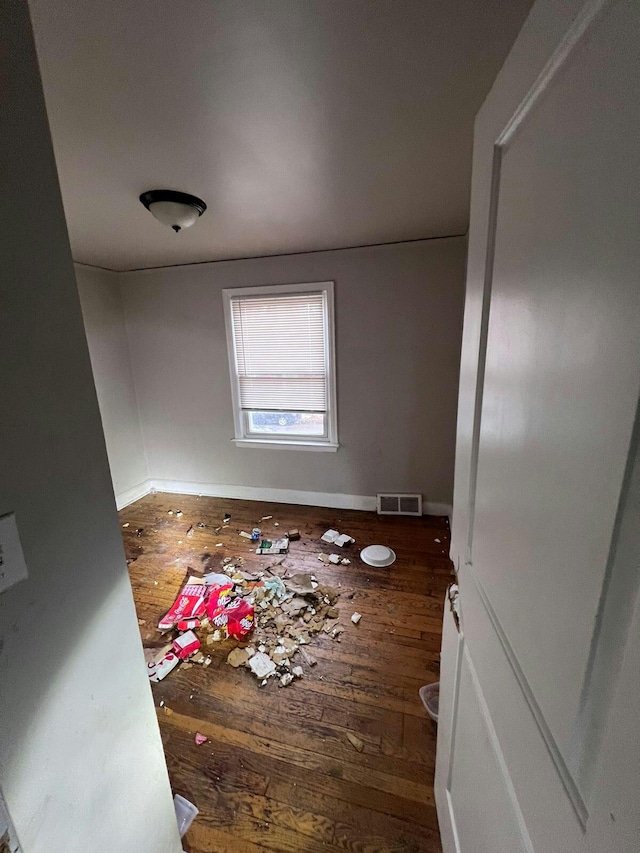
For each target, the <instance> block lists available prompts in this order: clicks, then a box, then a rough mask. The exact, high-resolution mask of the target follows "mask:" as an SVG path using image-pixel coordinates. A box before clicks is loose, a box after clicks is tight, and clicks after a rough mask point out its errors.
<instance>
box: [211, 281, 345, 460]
mask: <svg viewBox="0 0 640 853" xmlns="http://www.w3.org/2000/svg"><path fill="white" fill-rule="evenodd" d="M318 292H321V293H322V294H323V296H324V301H325V307H326V317H327V322H326V328H325V335H326V339H325V341H326V352H327V364H326V371H327V384H328V386H329V387H328V391H329V396H328V400H327V417H326V423H327V430H328V437H326V438H324V439H321V440H319V441H316V442H311V441H309V440H305V439H302V440H299V441H298V440H296V439H294V438H292V437H289V436H284V437H283V438H282V440H280V439H277V438H271V437H270V438H265V439H261V438H258V437H257V436H254V435H252V436H250V437H249V436H247V434H246V428H245V423H244V418H243V412H242V410H241V408H240V393H239V388H238V365H237V361H236V351H235V347H234V345H233V331H232V329H233V326H232V318H231V300H232V299H233V297H234V296H265V295H271V294H280V293H294V294H295V293H318ZM222 302H223V307H224V325H225V329H226V333H227V356H228V361H229V381H230V383H231V401H232V405H233V423H234V428H235V440H236V442H238V443H239V442H244V443H245V446H246V447H260V446H262V445H267V446H269V445H270V446H271V447H273V446H274V445H275V444H280V445H282V446H284V447H286V448H289V449H291V447H292V446H293V444H294V442H295V443H299V444H301V445H311V444H314V446H313V447H309V446H304V447H299V448H297V449H299V450H302V449H304V450H318V451H322V450H329V451H334V450H337V448H338V408H337V407H338V401H337V390H336V385H337V380H336V318H335V299H334V283H333V281H307V282H302V283H300V284H261V285H257V286H254V287H227V288H225V289H224V290H223V291H222Z"/></svg>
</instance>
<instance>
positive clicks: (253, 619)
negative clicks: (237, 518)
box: [149, 511, 351, 687]
mask: <svg viewBox="0 0 640 853" xmlns="http://www.w3.org/2000/svg"><path fill="white" fill-rule="evenodd" d="M175 513H176V514H177V511H175ZM229 518H230V516H229ZM226 520H227V517H226V516H225V521H226ZM261 520H262V521H270V519H268V518H266V517H265V518H263V519H261ZM276 524H277V522H274V526H275V525H276ZM201 525H204V522H197V523H195V524H194V525H191V526H190V527H189V531H191V532H192V533H194V532H195V529H196V527H197V528H199V529H202V527H201ZM257 530H258V528H255V529H254V531H253V535H255V532H256V531H257ZM290 533H291V534H292V536H291V538H293V539H294V541H295V539H299V538H300V531H299V530H297V529H294V530H292V531H290ZM334 533H335V535H336V538H339V537H342V540H341V541H345V542H346V541H347V540H348V541H351V537H349V536H346V535H345V534H340V533H338V531H334ZM239 535H240V536H242V538H245V539H251V536H252V534H250V533H247V532H246V531H240V533H239ZM259 535H263V534H259ZM291 538H290V537H289V535H286V536H283V537H282V538H280V539H276V540H268V539H262V540H260V541H259V542H258V547H257V548H256V553H257V554H260V555H262V556H268V555H276V556H279V559H276V560H273V561H272V562H271V564H269V563H266V564H265V566H264V568H263V569H262V570H254V571H245V570H244V568H243V567H244V564H245V560H244V559H243V557H240V556H233V555H231V556H228V557H224V558H221V559H218V560H216V559H215V558H214V556H213V554H212V553H211V552H210V551H207V550H206V548H207V546H205V551H204V552H203V553H202V554H201V555H200V561H201V564H202V566H203V575H202V576H199V575H196V574H192V575H188V581H187V582H186V583H185V584H184V585H183V587H182V589H181V590H180V592H179V594H178V595H177V596H176V600H175V601H174V603H173V605H172V606H171V608H170V609H169V611H168V612H167V614H166V615H165V616H164V617H163V618H162V619H161V620H160V623H159V626H158V627H159V629H160V630H161V631H162V632H169V631H172V632H175V633H173V634H172V641H173V645H168V646H166V647H165V648H163V649H160V650H158V649H154V650H153V651H152V652H151V651H150V653H149V654H150V655H152V656H153V666H154V668H157V666H158V663H159V660H161V659H162V658H163V657H164V656H165V655H166V656H167V658H169V660H168V664H165V666H167V672H169V671H170V669H169V665H170V666H171V668H173V667H175V666H178V665H179V664H180V663H181V666H182V667H184V668H185V669H188V668H190V667H193V666H202V667H208V666H210V665H211V663H212V657H211V655H210V654H207V653H206V652H211V653H212V652H213V648H214V647H215V646H216V644H217V643H222V642H225V641H226V642H229V643H231V645H230V646H227V647H226V648H225V653H224V656H223V659H226V662H227V663H228V664H229V665H230V666H232V667H234V668H235V669H245V668H246V669H248V670H249V671H250V672H251V674H252V675H254V676H255V678H256V679H257V685H258V686H261V687H262V686H265V685H266V684H267V683H268V681H269V679H270V678H271V677H272V676H275V678H274V680H276V679H277V681H278V682H279V685H280V686H283V687H288V686H289V685H291V684H292V683H293V682H294V680H295V679H300V678H303V677H304V671H303V667H302V666H301V665H300V664H304V665H305V666H306V667H309V668H311V667H313V666H316V664H317V661H316V658H315V657H314V656H313V655H312V654H311V653H310V651H308V650H307V648H306V647H308V646H309V645H310V644H311V643H312V642H313V639H312V638H313V636H314V635H317V634H319V633H321V632H323V633H325V634H326V635H327V636H328V637H330V638H331V639H333V640H335V641H337V642H340V639H341V634H342V632H343V631H344V626H342V625H339V624H338V617H339V615H340V612H339V609H338V607H337V606H336V605H337V603H338V599H339V595H340V591H339V589H336V588H334V587H332V586H328V585H326V584H322V583H320V582H319V581H318V580H317V579H316V577H315V575H314V574H313V573H312V572H297V573H294V574H293V575H291V576H289V570H288V569H287V567H286V566H284V565H282V563H283V562H284V561H285V556H284V555H286V554H287V553H288V550H289V543H290V541H291ZM213 553H215V551H214V552H213ZM319 559H321V560H322V562H323V563H326V564H327V565H334V566H335V565H341V564H343V563H344V564H345V565H346V564H348V563H349V560H346V558H344V557H342V556H341V555H340V554H339V553H336V554H331V555H319ZM252 632H253V643H252V645H251V646H245V645H244V643H246V642H247V637H248V636H249V635H250V634H251V633H252ZM234 640H235V641H240V643H241V645H238V646H235V643H233V641H234ZM223 648H224V647H223ZM256 649H257V650H256ZM205 650H206V651H205ZM160 671H162V670H160ZM156 677H158V680H159V675H158V676H156ZM318 678H320V676H318Z"/></svg>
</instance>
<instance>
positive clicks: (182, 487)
mask: <svg viewBox="0 0 640 853" xmlns="http://www.w3.org/2000/svg"><path fill="white" fill-rule="evenodd" d="M150 482H151V487H152V489H153V491H156V492H169V493H170V494H177V495H204V496H205V497H210V498H236V499H238V500H246V501H269V502H273V503H284V504H301V505H302V506H326V507H334V508H335V509H363V510H373V511H375V508H376V498H375V496H373V495H371V496H369V495H343V494H339V493H337V492H302V491H297V490H296V489H271V488H267V487H261V486H235V485H229V484H228V483H192V482H188V481H183V480H151V481H150Z"/></svg>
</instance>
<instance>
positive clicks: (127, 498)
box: [115, 480, 151, 511]
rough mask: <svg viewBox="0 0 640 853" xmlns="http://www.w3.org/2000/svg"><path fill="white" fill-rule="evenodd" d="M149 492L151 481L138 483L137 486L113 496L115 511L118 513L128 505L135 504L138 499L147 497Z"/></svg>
mask: <svg viewBox="0 0 640 853" xmlns="http://www.w3.org/2000/svg"><path fill="white" fill-rule="evenodd" d="M149 492H151V480H144V481H143V482H142V483H138V485H137V486H132V487H131V488H130V489H126V490H125V491H124V492H120V493H119V494H117V495H116V496H115V498H116V509H117V510H118V511H120V510H121V509H124V508H125V507H126V506H129V504H132V503H135V501H139V500H140V498H143V497H144V496H145V495H148V494H149Z"/></svg>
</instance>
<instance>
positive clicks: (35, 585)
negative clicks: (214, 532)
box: [0, 0, 181, 853]
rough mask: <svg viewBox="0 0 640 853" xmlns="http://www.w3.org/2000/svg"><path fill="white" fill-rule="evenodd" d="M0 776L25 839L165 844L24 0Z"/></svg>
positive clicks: (166, 817) (6, 14) (10, 259)
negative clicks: (18, 565) (16, 535)
mask: <svg viewBox="0 0 640 853" xmlns="http://www.w3.org/2000/svg"><path fill="white" fill-rule="evenodd" d="M0 31H1V32H2V36H3V40H4V43H5V44H6V45H10V46H11V50H5V51H3V58H2V90H3V91H2V106H1V109H2V113H3V115H2V119H3V121H2V127H3V133H2V134H1V135H0V162H2V164H3V169H2V193H1V194H0V234H1V235H2V237H1V238H0V239H2V241H3V244H2V250H1V251H0V304H1V305H2V320H3V323H2V326H3V331H2V335H1V336H0V376H1V380H0V387H1V389H2V394H1V397H2V402H3V414H2V418H0V472H1V475H0V515H3V514H5V513H9V512H15V513H16V518H17V522H18V528H19V532H20V537H21V540H22V545H23V548H24V553H25V557H26V562H27V566H28V570H29V577H28V579H27V580H24V581H22V582H21V583H19V584H17V585H16V586H14V587H13V588H11V589H9V590H8V591H6V592H4V593H3V594H2V595H0V785H1V786H2V793H3V795H4V798H5V800H6V803H7V806H8V808H9V811H10V813H11V817H12V818H13V822H14V824H15V827H16V831H17V833H18V837H19V839H20V842H21V845H22V849H23V850H24V851H25V853H27V851H28V853H54V851H55V852H56V853H57V851H62V850H64V851H65V853H88V851H91V853H113V851H122V853H124V851H136V853H178V851H179V850H180V849H181V847H180V843H179V839H178V835H177V828H176V822H175V816H174V814H173V809H172V803H171V797H170V789H169V783H168V778H167V771H166V765H165V760H164V755H163V751H162V743H161V741H160V735H159V731H158V726H157V722H156V719H155V713H154V707H153V701H152V697H151V691H150V689H149V683H148V679H147V676H146V673H145V667H144V660H143V655H142V647H141V644H140V636H139V632H138V625H137V621H136V618H135V610H134V607H133V599H132V595H131V587H130V585H129V579H128V574H127V569H126V563H125V559H124V553H123V549H122V539H121V537H120V529H119V524H118V519H117V516H116V512H115V506H114V501H113V493H112V489H111V483H110V479H109V468H108V465H107V456H106V453H105V446H104V439H103V435H102V429H101V424H100V417H99V413H98V406H97V403H96V395H95V391H94V387H93V381H92V376H91V365H90V363H89V356H88V353H87V345H86V342H85V337H84V332H83V326H82V316H81V312H80V306H79V303H78V295H77V291H76V285H75V280H74V274H73V266H72V261H71V254H70V251H69V244H68V240H67V233H66V227H65V220H64V214H63V210H62V203H61V199H60V194H59V190H58V181H57V176H56V170H55V164H54V159H53V153H52V149H51V141H50V137H49V130H48V125H47V117H46V114H45V108H44V102H43V99H42V93H41V89H40V80H39V76H38V68H37V63H36V58H35V53H34V48H33V43H32V37H31V30H30V26H29V21H28V12H27V4H26V3H24V2H22V0H6V2H3V3H2V4H1V5H0Z"/></svg>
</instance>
